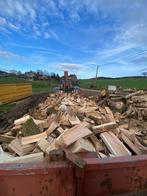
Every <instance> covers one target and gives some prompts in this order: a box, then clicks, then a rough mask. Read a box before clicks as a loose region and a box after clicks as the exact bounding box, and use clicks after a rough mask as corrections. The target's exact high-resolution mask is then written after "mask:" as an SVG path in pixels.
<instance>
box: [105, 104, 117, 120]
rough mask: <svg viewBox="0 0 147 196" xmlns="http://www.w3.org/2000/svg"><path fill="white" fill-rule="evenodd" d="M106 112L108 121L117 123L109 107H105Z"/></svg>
mask: <svg viewBox="0 0 147 196" xmlns="http://www.w3.org/2000/svg"><path fill="white" fill-rule="evenodd" d="M105 110H106V112H107V114H106V118H107V119H108V121H109V122H115V118H114V116H113V113H112V111H111V110H110V108H109V107H105Z"/></svg>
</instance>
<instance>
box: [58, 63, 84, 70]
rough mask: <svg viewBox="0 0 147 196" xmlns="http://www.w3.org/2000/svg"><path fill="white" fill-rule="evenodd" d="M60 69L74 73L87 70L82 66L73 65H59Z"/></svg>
mask: <svg viewBox="0 0 147 196" xmlns="http://www.w3.org/2000/svg"><path fill="white" fill-rule="evenodd" d="M58 67H59V68H60V69H61V70H68V71H70V70H72V71H77V70H78V71H80V70H83V69H84V70H85V66H84V65H82V64H72V63H59V65H58Z"/></svg>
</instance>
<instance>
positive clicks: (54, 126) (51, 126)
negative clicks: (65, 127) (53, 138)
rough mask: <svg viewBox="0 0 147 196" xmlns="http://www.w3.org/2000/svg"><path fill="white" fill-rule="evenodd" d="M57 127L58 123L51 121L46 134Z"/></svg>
mask: <svg viewBox="0 0 147 196" xmlns="http://www.w3.org/2000/svg"><path fill="white" fill-rule="evenodd" d="M57 127H59V123H57V122H56V121H53V122H52V123H51V125H50V126H49V128H48V129H47V131H46V133H47V135H50V134H51V133H52V132H53V131H54V130H55V129H56V128H57Z"/></svg>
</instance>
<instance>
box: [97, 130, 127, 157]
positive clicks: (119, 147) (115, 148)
mask: <svg viewBox="0 0 147 196" xmlns="http://www.w3.org/2000/svg"><path fill="white" fill-rule="evenodd" d="M100 137H101V138H102V140H103V142H104V143H105V145H106V146H107V148H108V149H109V151H110V152H111V153H112V154H114V155H116V156H126V155H131V152H130V151H129V150H128V149H127V148H126V147H125V146H124V145H123V143H122V142H121V141H120V140H119V139H118V138H117V137H116V136H115V135H114V134H113V133H112V132H105V133H101V134H100Z"/></svg>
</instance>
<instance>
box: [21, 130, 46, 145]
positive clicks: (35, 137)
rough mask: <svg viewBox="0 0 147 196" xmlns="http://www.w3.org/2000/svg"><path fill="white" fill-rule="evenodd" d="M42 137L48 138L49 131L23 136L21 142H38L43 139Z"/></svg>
mask: <svg viewBox="0 0 147 196" xmlns="http://www.w3.org/2000/svg"><path fill="white" fill-rule="evenodd" d="M42 138H44V139H46V138H47V133H46V131H45V132H43V133H40V134H37V135H32V136H27V137H22V138H21V143H22V144H23V145H25V144H31V143H34V142H38V141H39V140H41V139H42Z"/></svg>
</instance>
